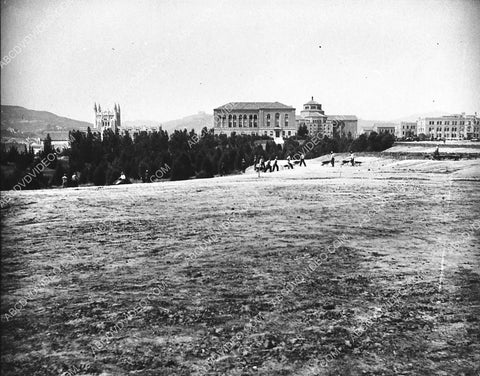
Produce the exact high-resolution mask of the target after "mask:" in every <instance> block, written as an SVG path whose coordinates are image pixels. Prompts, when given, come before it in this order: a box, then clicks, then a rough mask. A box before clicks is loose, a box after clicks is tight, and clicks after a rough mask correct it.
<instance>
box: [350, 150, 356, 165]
mask: <svg viewBox="0 0 480 376" xmlns="http://www.w3.org/2000/svg"><path fill="white" fill-rule="evenodd" d="M350 163H351V164H352V166H355V156H354V155H353V153H352V152H350Z"/></svg>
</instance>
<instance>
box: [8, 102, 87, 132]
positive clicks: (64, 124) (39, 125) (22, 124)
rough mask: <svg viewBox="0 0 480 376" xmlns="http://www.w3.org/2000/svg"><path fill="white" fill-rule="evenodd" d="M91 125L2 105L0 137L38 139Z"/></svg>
mask: <svg viewBox="0 0 480 376" xmlns="http://www.w3.org/2000/svg"><path fill="white" fill-rule="evenodd" d="M92 126H93V125H92V124H90V123H87V122H85V121H79V120H74V119H69V118H66V117H62V116H58V115H55V114H53V113H51V112H47V111H35V110H29V109H27V108H24V107H20V106H6V105H2V120H1V135H2V137H16V138H22V137H40V138H43V137H44V136H46V134H47V133H50V135H54V134H56V133H62V134H65V133H66V132H68V131H70V130H73V129H78V130H86V129H87V127H92Z"/></svg>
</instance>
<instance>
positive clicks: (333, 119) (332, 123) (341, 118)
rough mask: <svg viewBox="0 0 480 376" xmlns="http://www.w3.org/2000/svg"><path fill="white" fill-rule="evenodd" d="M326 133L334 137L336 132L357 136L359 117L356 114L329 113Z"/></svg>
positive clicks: (341, 134)
mask: <svg viewBox="0 0 480 376" xmlns="http://www.w3.org/2000/svg"><path fill="white" fill-rule="evenodd" d="M326 125H327V126H326V129H325V135H327V136H328V137H332V136H333V134H334V133H337V134H338V135H340V136H345V137H349V136H350V137H352V138H357V129H358V119H357V117H356V116H355V115H328V116H327V124H326Z"/></svg>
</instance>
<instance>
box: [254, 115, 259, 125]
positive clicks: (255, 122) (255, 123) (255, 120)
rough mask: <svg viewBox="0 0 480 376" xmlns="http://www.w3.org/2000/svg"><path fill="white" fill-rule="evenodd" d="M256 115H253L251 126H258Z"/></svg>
mask: <svg viewBox="0 0 480 376" xmlns="http://www.w3.org/2000/svg"><path fill="white" fill-rule="evenodd" d="M257 120H258V119H257V115H253V127H254V128H257V127H258V121H257Z"/></svg>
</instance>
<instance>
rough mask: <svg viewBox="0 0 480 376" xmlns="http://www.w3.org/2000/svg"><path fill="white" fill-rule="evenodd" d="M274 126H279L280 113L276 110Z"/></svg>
mask: <svg viewBox="0 0 480 376" xmlns="http://www.w3.org/2000/svg"><path fill="white" fill-rule="evenodd" d="M275 126H276V127H279V126H280V114H279V113H278V112H277V113H276V114H275Z"/></svg>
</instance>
